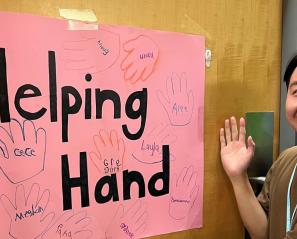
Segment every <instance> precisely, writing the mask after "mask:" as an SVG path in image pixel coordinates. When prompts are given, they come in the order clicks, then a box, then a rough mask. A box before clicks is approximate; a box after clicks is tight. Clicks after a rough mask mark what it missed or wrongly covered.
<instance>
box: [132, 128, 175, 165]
mask: <svg viewBox="0 0 297 239" xmlns="http://www.w3.org/2000/svg"><path fill="white" fill-rule="evenodd" d="M168 126H169V125H164V124H161V125H159V126H157V127H154V128H151V129H150V130H147V131H146V132H148V133H146V134H145V136H144V137H142V140H140V143H139V145H138V146H137V149H136V151H135V152H134V153H132V157H133V158H134V159H136V160H137V161H139V162H141V163H145V164H155V163H160V162H162V160H163V157H162V145H172V144H173V143H174V142H175V141H176V140H177V136H176V135H172V134H170V131H169V129H168ZM174 159H175V156H174V155H173V154H172V153H170V160H174Z"/></svg>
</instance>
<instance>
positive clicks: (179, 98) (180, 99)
mask: <svg viewBox="0 0 297 239" xmlns="http://www.w3.org/2000/svg"><path fill="white" fill-rule="evenodd" d="M166 86H167V94H166V95H164V94H163V92H161V91H158V92H157V95H158V99H159V101H160V102H161V104H162V105H163V108H164V109H165V111H166V113H167V115H168V118H169V121H170V123H171V125H173V126H184V125H187V124H189V123H190V122H191V118H192V113H193V107H194V96H193V92H192V91H191V90H190V91H188V89H187V78H186V74H185V73H182V74H181V76H180V77H179V76H178V75H177V74H175V73H173V74H172V76H171V78H169V79H168V80H167V82H166Z"/></svg>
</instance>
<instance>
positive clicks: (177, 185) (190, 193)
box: [169, 166, 199, 220]
mask: <svg viewBox="0 0 297 239" xmlns="http://www.w3.org/2000/svg"><path fill="white" fill-rule="evenodd" d="M197 176H198V173H197V172H195V171H194V168H193V166H191V167H188V168H187V167H185V168H183V169H182V171H181V172H180V174H179V177H178V178H177V177H176V175H175V176H174V179H173V180H172V183H171V184H170V186H171V188H170V202H169V215H170V217H172V218H173V219H175V220H182V219H184V218H185V217H187V215H188V214H189V212H190V210H191V208H192V207H193V205H194V203H195V200H196V197H197V194H198V191H199V188H198V186H197Z"/></svg>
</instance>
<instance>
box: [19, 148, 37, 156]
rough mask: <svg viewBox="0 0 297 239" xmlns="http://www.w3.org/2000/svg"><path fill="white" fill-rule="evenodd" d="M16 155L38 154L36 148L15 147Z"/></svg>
mask: <svg viewBox="0 0 297 239" xmlns="http://www.w3.org/2000/svg"><path fill="white" fill-rule="evenodd" d="M14 155H15V156H25V157H26V156H29V157H31V156H36V155H35V150H34V149H31V148H25V149H18V148H15V149H14Z"/></svg>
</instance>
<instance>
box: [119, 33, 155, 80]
mask: <svg viewBox="0 0 297 239" xmlns="http://www.w3.org/2000/svg"><path fill="white" fill-rule="evenodd" d="M124 50H125V51H126V52H127V56H126V57H125V59H124V60H123V61H122V64H121V69H122V70H123V71H124V78H125V80H126V81H130V82H131V83H132V84H134V83H136V82H137V81H139V80H142V81H145V80H147V79H148V78H149V77H150V75H151V74H152V73H153V71H154V69H155V66H156V63H157V60H158V58H159V49H158V46H157V44H156V43H155V42H154V41H153V40H152V39H150V38H149V37H147V36H144V35H140V36H137V37H136V38H134V39H131V40H129V41H127V42H125V43H124Z"/></svg>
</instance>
